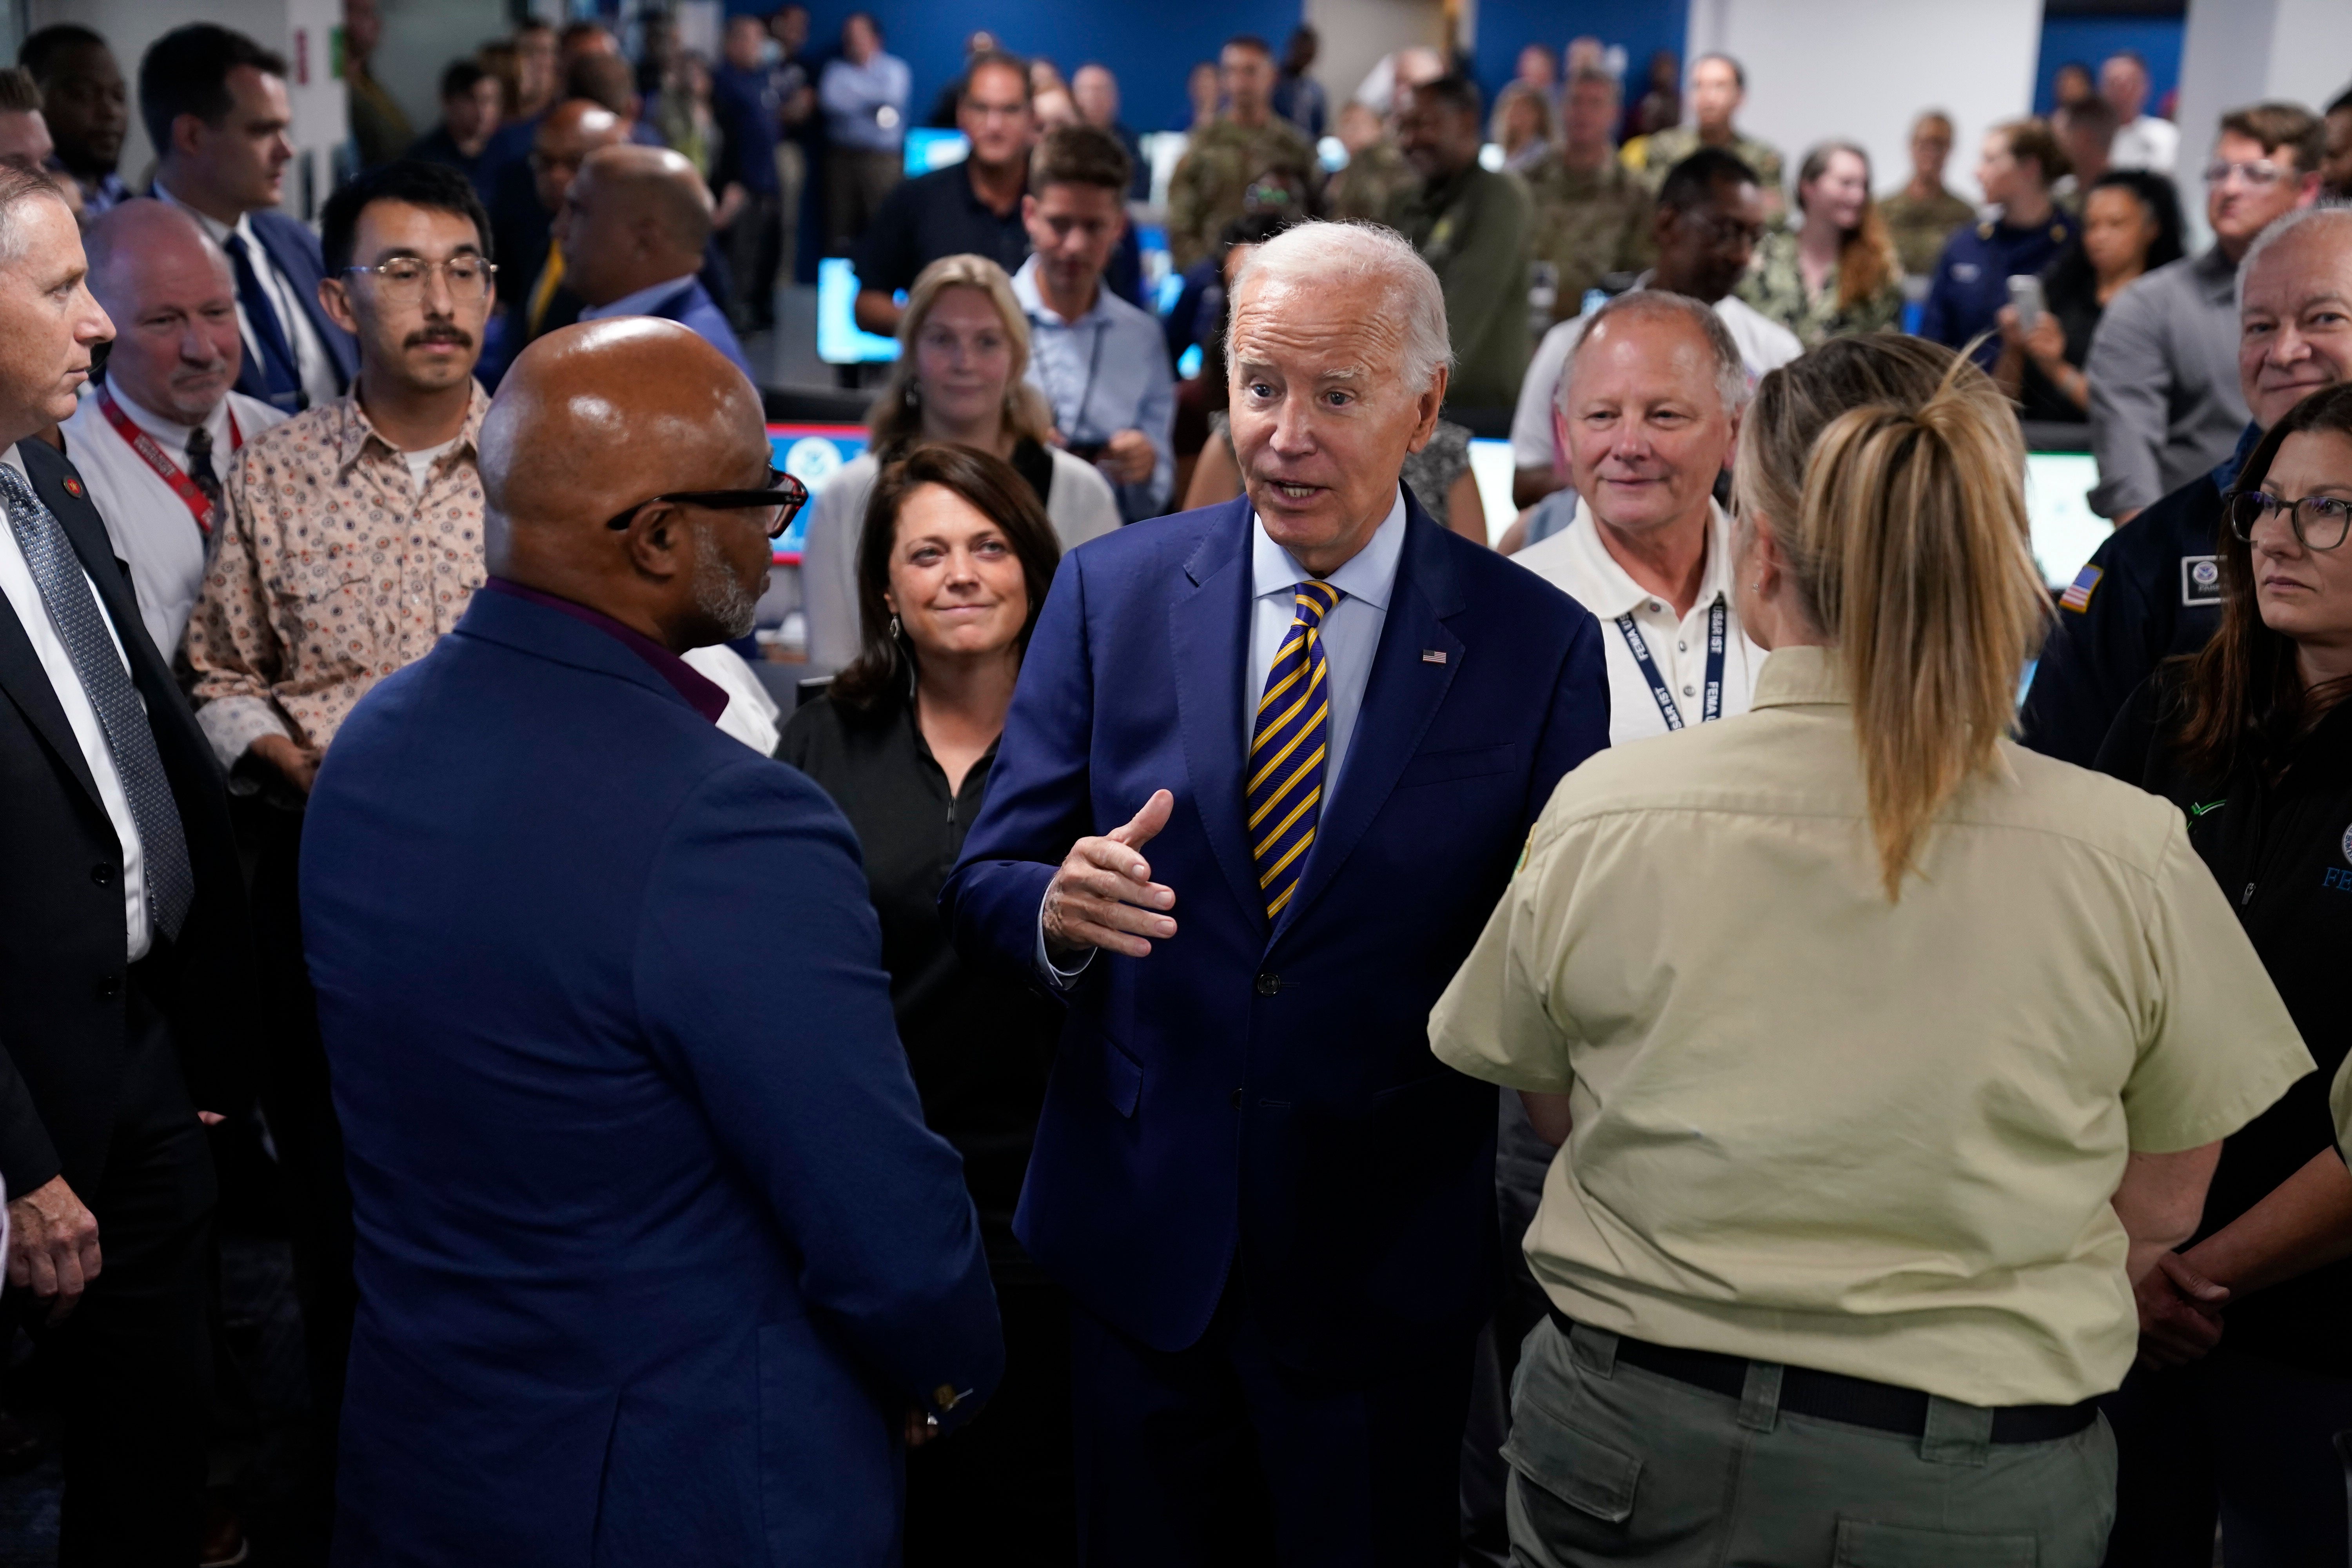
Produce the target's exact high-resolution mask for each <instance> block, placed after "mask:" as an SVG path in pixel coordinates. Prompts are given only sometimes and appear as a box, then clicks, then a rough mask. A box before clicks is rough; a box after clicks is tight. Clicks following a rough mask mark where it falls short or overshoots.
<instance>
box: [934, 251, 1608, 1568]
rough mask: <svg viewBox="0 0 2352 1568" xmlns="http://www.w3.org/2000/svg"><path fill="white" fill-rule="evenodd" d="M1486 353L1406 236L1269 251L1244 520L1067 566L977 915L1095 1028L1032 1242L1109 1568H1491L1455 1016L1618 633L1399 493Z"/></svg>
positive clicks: (1084, 1044)
mask: <svg viewBox="0 0 2352 1568" xmlns="http://www.w3.org/2000/svg"><path fill="white" fill-rule="evenodd" d="M1448 357H1449V352H1448V345H1447V340H1446V330H1445V308H1444V296H1443V294H1442V293H1441V291H1440V289H1439V287H1438V282H1437V279H1436V277H1435V275H1434V274H1433V273H1432V272H1431V271H1430V269H1429V268H1428V266H1427V265H1426V264H1425V263H1423V261H1422V260H1421V258H1419V257H1417V256H1415V255H1414V254H1413V252H1412V249H1411V247H1409V246H1407V245H1406V244H1405V243H1404V242H1403V241H1402V239H1399V238H1398V237H1395V236H1393V235H1391V234H1389V233H1388V232H1387V231H1385V230H1373V229H1370V228H1359V227H1345V226H1339V225H1333V224H1306V225H1301V226H1297V227H1295V228H1292V229H1290V230H1288V231H1287V232H1286V233H1285V234H1283V235H1282V236H1281V237H1278V238H1276V239H1275V240H1273V241H1271V242H1269V243H1268V244H1266V245H1265V246H1264V247H1261V248H1260V249H1259V250H1258V251H1257V252H1256V254H1255V256H1254V257H1253V258H1252V260H1251V263H1250V266H1249V268H1248V269H1247V270H1245V271H1244V273H1243V275H1242V277H1241V279H1240V280H1239V282H1238V285H1237V287H1236V289H1235V291H1234V317H1233V327H1232V349H1231V353H1230V359H1231V363H1232V367H1233V368H1232V383H1231V384H1232V393H1233V425H1234V451H1235V455H1236V456H1237V458H1239V460H1240V464H1241V468H1242V473H1243V476H1244V483H1245V486H1246V489H1247V493H1246V494H1245V495H1244V497H1243V498H1241V499H1239V500H1234V501H1233V502H1231V503H1228V504H1226V505H1223V506H1219V507H1212V508H1208V509H1206V510H1200V511H1193V512H1186V513H1183V514H1181V515H1179V516H1175V517H1171V518H1163V519H1160V520H1158V521H1150V522H1142V523H1138V524H1136V525H1134V526H1133V527H1130V528H1127V529H1122V530H1120V531H1118V533H1116V534H1113V535H1111V536H1109V537H1107V538H1104V539H1101V540H1097V541H1096V542H1094V543H1092V544H1089V545H1087V546H1086V547H1085V548H1083V549H1080V550H1077V551H1076V552H1072V553H1071V554H1070V555H1068V556H1066V557H1065V558H1064V560H1063V563H1062V568H1061V572H1060V574H1058V576H1057V578H1056V580H1055V584H1054V589H1053V592H1052V594H1051V595H1050V596H1049V597H1048V598H1047V600H1046V603H1045V610H1044V613H1043V615H1042V616H1041V617H1040V618H1039V620H1038V623H1037V627H1036V631H1035V634H1034V637H1032V639H1031V641H1030V644H1029V649H1028V657H1027V658H1026V659H1025V661H1024V664H1023V666H1022V670H1021V682H1020V687H1019V689H1018V691H1017V692H1016V694H1015V696H1014V698H1013V709H1012V712H1011V714H1010V716H1009V717H1008V718H1007V720H1006V722H1005V727H1004V738H1003V742H1002V743H1001V745H1000V748H999V751H998V755H997V762H996V772H995V773H994V774H993V775H992V777H991V779H990V781H989V791H988V799H987V802H986V804H985V805H983V806H982V810H981V815H980V818H979V821H978V822H977V823H975V824H974V825H973V827H972V829H971V837H969V838H968V839H967V841H966V843H965V846H964V852H963V858H962V861H961V864H960V865H959V866H958V867H957V868H956V871H955V873H954V875H953V877H952V878H951V879H950V881H949V883H948V885H947V889H946V890H945V892H944V894H943V895H942V898H941V903H942V906H943V907H944V909H945V910H947V912H948V914H949V916H950V920H951V921H952V923H953V925H954V928H955V931H956V938H957V942H958V943H959V945H960V946H961V947H962V948H963V949H964V950H965V951H966V952H969V953H971V954H972V955H973V956H974V957H980V956H982V955H986V956H987V957H989V958H991V959H992V960H993V961H995V962H997V963H1004V964H1010V965H1014V966H1017V967H1018V968H1020V969H1021V970H1023V971H1024V972H1025V973H1029V974H1031V975H1033V976H1034V977H1036V978H1037V979H1038V981H1039V983H1040V984H1045V985H1046V986H1048V987H1050V988H1051V989H1053V990H1055V991H1056V992H1057V993H1059V994H1062V995H1063V996H1064V997H1066V1001H1067V1004H1068V1007H1069V1021H1068V1024H1067V1026H1066V1028H1065V1030H1064V1033H1063V1036H1062V1042H1061V1051H1060V1055H1059V1057H1058V1058H1056V1060H1055V1064H1054V1076H1053V1079H1052V1084H1051V1087H1050V1088H1049V1089H1048V1090H1047V1094H1046V1100H1045V1114H1044V1117H1043V1120H1042V1121H1041V1122H1040V1124H1039V1126H1038V1130H1037V1143H1036V1152H1035V1154H1034V1156H1033V1158H1032V1160H1031V1163H1030V1166H1029V1176H1028V1181H1027V1184H1026V1185H1025V1186H1024V1190H1023V1193H1022V1199H1021V1208H1020V1211H1019V1214H1018V1216H1017V1219H1016V1225H1015V1228H1016V1233H1017V1234H1018V1235H1019V1237H1020V1238H1021V1241H1022V1243H1023V1245H1024V1246H1025V1247H1027V1248H1028V1249H1029V1251H1030V1253H1031V1254H1032V1255H1033V1256H1034V1258H1036V1259H1037V1261H1038V1262H1039V1264H1041V1265H1042V1266H1043V1267H1044V1268H1045V1269H1046V1271H1047V1272H1048V1273H1050V1274H1052V1275H1054V1276H1055V1278H1056V1279H1059V1280H1060V1281H1061V1282H1062V1283H1063V1284H1064V1285H1066V1287H1068V1289H1069V1290H1070V1293H1071V1295H1072V1297H1073V1298H1074V1299H1075V1301H1076V1310H1075V1311H1074V1313H1073V1320H1074V1322H1073V1331H1074V1334H1075V1336H1076V1341H1077V1349H1076V1363H1075V1364H1076V1369H1077V1371H1076V1384H1077V1423H1078V1453H1079V1456H1080V1458H1079V1486H1080V1496H1079V1508H1080V1519H1081V1531H1082V1539H1083V1542H1084V1552H1083V1556H1084V1558H1085V1560H1086V1561H1087V1562H1088V1563H1103V1564H1113V1563H1115V1564H1118V1565H1119V1568H1134V1565H1136V1564H1160V1563H1168V1564H1177V1563H1182V1564H1212V1563H1216V1564H1222V1563H1233V1562H1244V1561H1246V1562H1265V1561H1279V1562H1281V1563H1286V1564H1292V1563H1347V1564H1363V1563H1396V1564H1415V1565H1429V1568H1435V1565H1437V1564H1441V1563H1452V1562H1453V1561H1454V1555H1455V1552H1456V1534H1457V1525H1456V1478H1457V1474H1458V1462H1459V1458H1460V1443H1461V1437H1462V1427H1463V1422H1464V1418H1465V1411H1466V1408H1467V1405H1468V1400H1469V1394H1470V1385H1471V1363H1472V1355H1473V1351H1474V1347H1475V1341H1476V1337H1477V1332H1478V1328H1479V1324H1480V1322H1481V1321H1483V1319H1484V1318H1485V1317H1486V1312H1487V1310H1488V1307H1489V1303H1490V1300H1491V1297H1492V1294H1493V1285H1494V1279H1495V1265H1496V1216H1495V1195H1494V1180H1495V1176H1494V1158H1495V1115H1496V1110H1495V1099H1494V1096H1493V1095H1492V1094H1491V1093H1490V1092H1487V1091H1485V1090H1482V1089H1480V1088H1479V1087H1478V1086H1477V1085H1475V1084H1474V1083H1472V1082H1471V1081H1469V1080H1468V1079H1465V1078H1462V1077H1460V1076H1458V1075H1456V1074H1454V1073H1452V1072H1449V1071H1446V1070H1444V1069H1442V1068H1433V1066H1432V1063H1431V1059H1430V1056H1429V1040H1428V1032H1427V1027H1426V1025H1427V1019H1428V1014H1429V1009H1430V1006H1431V1005H1432V1004H1433V1002H1434V1001H1435V1000H1436V998H1437V996H1438V994H1439V993H1440V992H1441V991H1442V990H1443V989H1444V985H1445V984H1446V981H1447V979H1448V978H1449V972H1450V968H1451V966H1452V965H1454V964H1455V963H1458V962H1459V960H1460V958H1461V957H1462V955H1463V954H1464V953H1465V952H1467V951H1468V950H1469V947H1470V944H1471V943H1472V942H1473V941H1474V940H1475V938H1476V936H1477V933H1478V931H1479V929H1480V927H1481V925H1482V924H1483V922H1484V921H1485V920H1486V916H1487V914H1488V912H1489V911H1490V910H1492V909H1493V907H1494V904H1495V901H1496V898H1497V897H1498V896H1499V895H1500V893H1501V891H1502V889H1503V887H1504V885H1505V883H1506V882H1507V879H1508V878H1509V876H1510V873H1511V868H1512V866H1513V864H1514V862H1515V860H1516V858H1517V855H1518V853H1519V850H1520V847H1521V846H1522V845H1523V844H1524V842H1525V841H1526V837H1527V833H1528V827H1529V825H1530V824H1531V823H1532V822H1533V820H1534V818H1535V816H1536V814H1537V813H1538V810H1539V809H1540V808H1541V807H1542V805H1543V804H1544V802H1545V800H1546V799H1547V798H1548V797H1549V795H1550V793H1551V790H1552V786H1553V784H1555V783H1556V782H1558V780H1559V777H1560V775H1561V774H1563V773H1566V772H1567V771H1568V770H1569V769H1570V768H1572V767H1574V766H1576V764H1577V763H1580V762H1581V761H1582V760H1583V759H1584V758H1585V757H1587V756H1589V755H1591V753H1592V752H1595V751H1597V750H1599V749H1600V748H1601V746H1602V745H1604V744H1606V743H1607V735H1608V723H1609V699H1608V691H1607V686H1606V678H1605V676H1604V674H1603V666H1602V659H1601V639H1600V635H1599V632H1598V630H1597V629H1596V627H1595V626H1594V623H1593V620H1592V617H1591V616H1589V615H1587V614H1586V613H1585V612H1584V611H1583V610H1581V609H1580V608H1579V607H1578V606H1577V605H1576V604H1575V603H1574V602H1573V601H1572V600H1570V599H1569V598H1568V597H1566V596H1565V595H1561V594H1560V593H1559V592H1558V591H1557V590H1555V589H1553V588H1552V587H1550V586H1549V584H1545V583H1543V582H1542V581H1541V580H1540V579H1538V578H1537V577H1536V576H1535V575H1534V574H1531V573H1528V572H1526V571H1523V570H1521V569H1520V568H1518V567H1517V566H1515V565H1513V564H1511V563H1509V562H1507V561H1506V560H1504V559H1503V558H1502V557H1500V556H1498V555H1496V554H1494V553H1492V552H1489V551H1487V550H1485V549H1483V548H1481V547H1479V546H1477V545H1475V544H1472V543H1470V542H1467V541H1465V540H1463V539H1460V538H1459V537H1457V536H1455V535H1454V534H1452V533H1449V532H1447V531H1445V530H1444V529H1443V528H1441V527H1439V526H1438V525H1437V524H1435V523H1434V522H1433V521H1430V519H1429V517H1428V515H1427V514H1426V513H1425V512H1423V510H1422V509H1421V507H1420V505H1419V504H1418V503H1417V502H1416V501H1415V500H1413V498H1412V495H1411V494H1410V493H1409V492H1408V491H1406V490H1404V489H1402V486H1401V485H1400V483H1399V480H1398V473H1399V469H1400V468H1401V466H1402V462H1403V459H1404V458H1405V456H1406V453H1407V452H1408V451H1409V450H1410V449H1411V448H1412V447H1417V446H1419V445H1421V444H1423V443H1424V442H1426V441H1427V440H1428V439H1429V437H1430V435H1431V432H1432V431H1433V428H1434V426H1435V423H1436V419H1437V413H1438V409H1439V407H1440V405H1442V404H1443V403H1444V395H1445V387H1446V371H1445V365H1446V363H1447V360H1448Z"/></svg>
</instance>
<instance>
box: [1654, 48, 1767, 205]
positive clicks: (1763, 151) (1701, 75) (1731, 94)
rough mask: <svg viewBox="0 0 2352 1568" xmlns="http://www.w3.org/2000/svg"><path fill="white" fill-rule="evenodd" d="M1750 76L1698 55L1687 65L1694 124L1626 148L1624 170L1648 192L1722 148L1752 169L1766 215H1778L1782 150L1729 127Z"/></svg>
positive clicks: (1727, 61) (1717, 58) (1725, 60)
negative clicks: (1706, 150)
mask: <svg viewBox="0 0 2352 1568" xmlns="http://www.w3.org/2000/svg"><path fill="white" fill-rule="evenodd" d="M1747 97H1748V73H1747V72H1746V71H1744V70H1742V69H1741V68H1740V67H1739V62H1738V60H1735V59H1733V58H1731V57H1730V56H1729V55H1701V56H1699V58H1697V60H1696V61H1695V62H1694V63H1693V64H1692V66H1691V73H1690V107H1691V120H1692V123H1691V124H1688V125H1671V126H1668V127H1667V128H1666V129H1665V130H1664V131H1653V132H1650V134H1649V135H1647V136H1643V137H1637V138H1636V139H1634V140H1633V141H1632V142H1627V143H1626V144H1625V151H1624V153H1623V158H1624V162H1625V166H1626V167H1627V168H1629V169H1631V170H1633V172H1634V173H1635V174H1639V175H1641V176H1642V179H1643V183H1644V184H1647V185H1648V186H1649V187H1650V189H1651V190H1652V191H1655V190H1656V189H1657V188H1658V187H1659V186H1660V185H1662V184H1664V183H1665V178H1666V173H1667V171H1668V170H1670V169H1672V168H1673V167H1674V166H1675V164H1676V163H1681V162H1682V161H1683V160H1684V159H1685V158H1687V157H1689V156H1690V155H1691V154H1692V153H1696V152H1697V151H1698V150H1699V149H1700V148H1701V147H1720V148H1723V149H1724V150H1725V151H1726V152H1728V153H1731V154H1732V155H1733V156H1735V157H1737V158H1738V160H1739V161H1740V162H1741V163H1745V164H1747V165H1748V167H1749V168H1751V169H1753V170H1755V171H1756V183H1757V184H1759V185H1761V186H1762V187H1763V189H1764V212H1765V216H1766V217H1767V218H1769V219H1777V218H1778V217H1780V213H1781V210H1782V207H1783V205H1785V204H1784V201H1783V195H1782V191H1781V188H1780V149H1779V148H1777V147H1775V146H1773V145H1772V144H1771V143H1770V142H1759V141H1758V140H1756V138H1755V137H1753V136H1748V135H1743V134H1741V132H1740V131H1739V129H1738V127H1737V126H1735V125H1733V124H1732V123H1731V117H1732V116H1733V115H1735V114H1737V113H1738V112H1739V106H1740V104H1741V103H1743V102H1745V101H1746V100H1747Z"/></svg>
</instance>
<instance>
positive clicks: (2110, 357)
mask: <svg viewBox="0 0 2352 1568" xmlns="http://www.w3.org/2000/svg"><path fill="white" fill-rule="evenodd" d="M2237 284H2238V268H2237V263H2235V262H2233V261H2231V259H2230V258H2228V257H2226V256H2224V255H2222V254H2221V248H2220V247H2214V248H2212V249H2210V250H2208V251H2206V252H2205V253H2204V254H2203V255H2201V256H2196V257H2184V258H2181V259H2180V260H2179V261H2174V262H2170V263H2168V264H2167V265H2165V266H2162V267H2159V268H2157V269H2156V270H2155V271H2153V272H2151V273H2149V274H2148V275H2147V277H2145V278H2142V279H2138V280H2137V281H2136V282H2134V283H2133V284H2131V285H2130V287H2128V288H2126V289H2124V291H2123V292H2122V293H2120V294H2118V295H2116V297H2115V299H2114V300H2113V301H2112V302H2110V303H2109V304H2108V306H2107V310H2106V314H2105V315H2104V316H2102V317H2101V318H2100V320H2099V325H2098V330H2097V331H2095V333H2093V334H2092V337H2091V356H2090V360H2089V362H2088V363H2086V364H2084V374H2085V375H2087V376H2088V377H2089V378H2090V383H2091V450H2092V452H2093V453H2094V454H2095V456H2096V457H2097V458H2098V459H2099V483H2098V488H2097V489H2094V490H2093V491H2092V492H2091V510H2094V511H2096V512H2097V513H2099V514H2100V515H2101V516H2103V517H2114V516H2116V515H2117V514H2118V513H2121V512H2126V511H2136V510H2139V509H2140V508H2141V507H2144V506H2147V505H2149V504H2150V503H2152V502H2154V501H2156V500H2159V499H2160V498H2162V497H2164V496H2168V495H2170V494H2171V493H2172V492H2173V491H2174V490H2177V489H2179V488H2180V487H2181V486H2182V485H2185V484H2187V483H2188V482H2189V480H2190V479H2195V478H2196V477H2197V476H2198V475H2200V474H2201V473H2205V472H2207V471H2208V470H2210V469H2211V468H2213V467H2214V465H2216V464H2217V463H2219V462H2221V459H2223V458H2227V457H2228V456H2229V455H2230V453H2231V450H2232V449H2233V448H2234V447H2236V446H2237V444H2238V433H2239V432H2240V431H2241V430H2243V429H2244V428H2245V426H2246V419H2247V414H2246V400H2245V398H2244V397H2243V396H2242V395H2241V394H2240V392H2239V390H2238V298H2237Z"/></svg>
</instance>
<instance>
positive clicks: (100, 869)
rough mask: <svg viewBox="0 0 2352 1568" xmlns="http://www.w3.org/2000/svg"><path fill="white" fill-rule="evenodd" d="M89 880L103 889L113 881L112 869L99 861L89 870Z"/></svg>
mask: <svg viewBox="0 0 2352 1568" xmlns="http://www.w3.org/2000/svg"><path fill="white" fill-rule="evenodd" d="M89 879H90V880H91V881H93V882H96V883H97V884H98V885H99V886H100V887H101V888H103V887H105V886H106V885H107V884H108V883H110V882H111V881H113V880H114V868H113V867H111V866H110V865H108V864H107V863H106V862H105V861H103V860H101V861H100V862H99V863H98V864H97V865H95V866H92V867H91V868H89Z"/></svg>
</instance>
